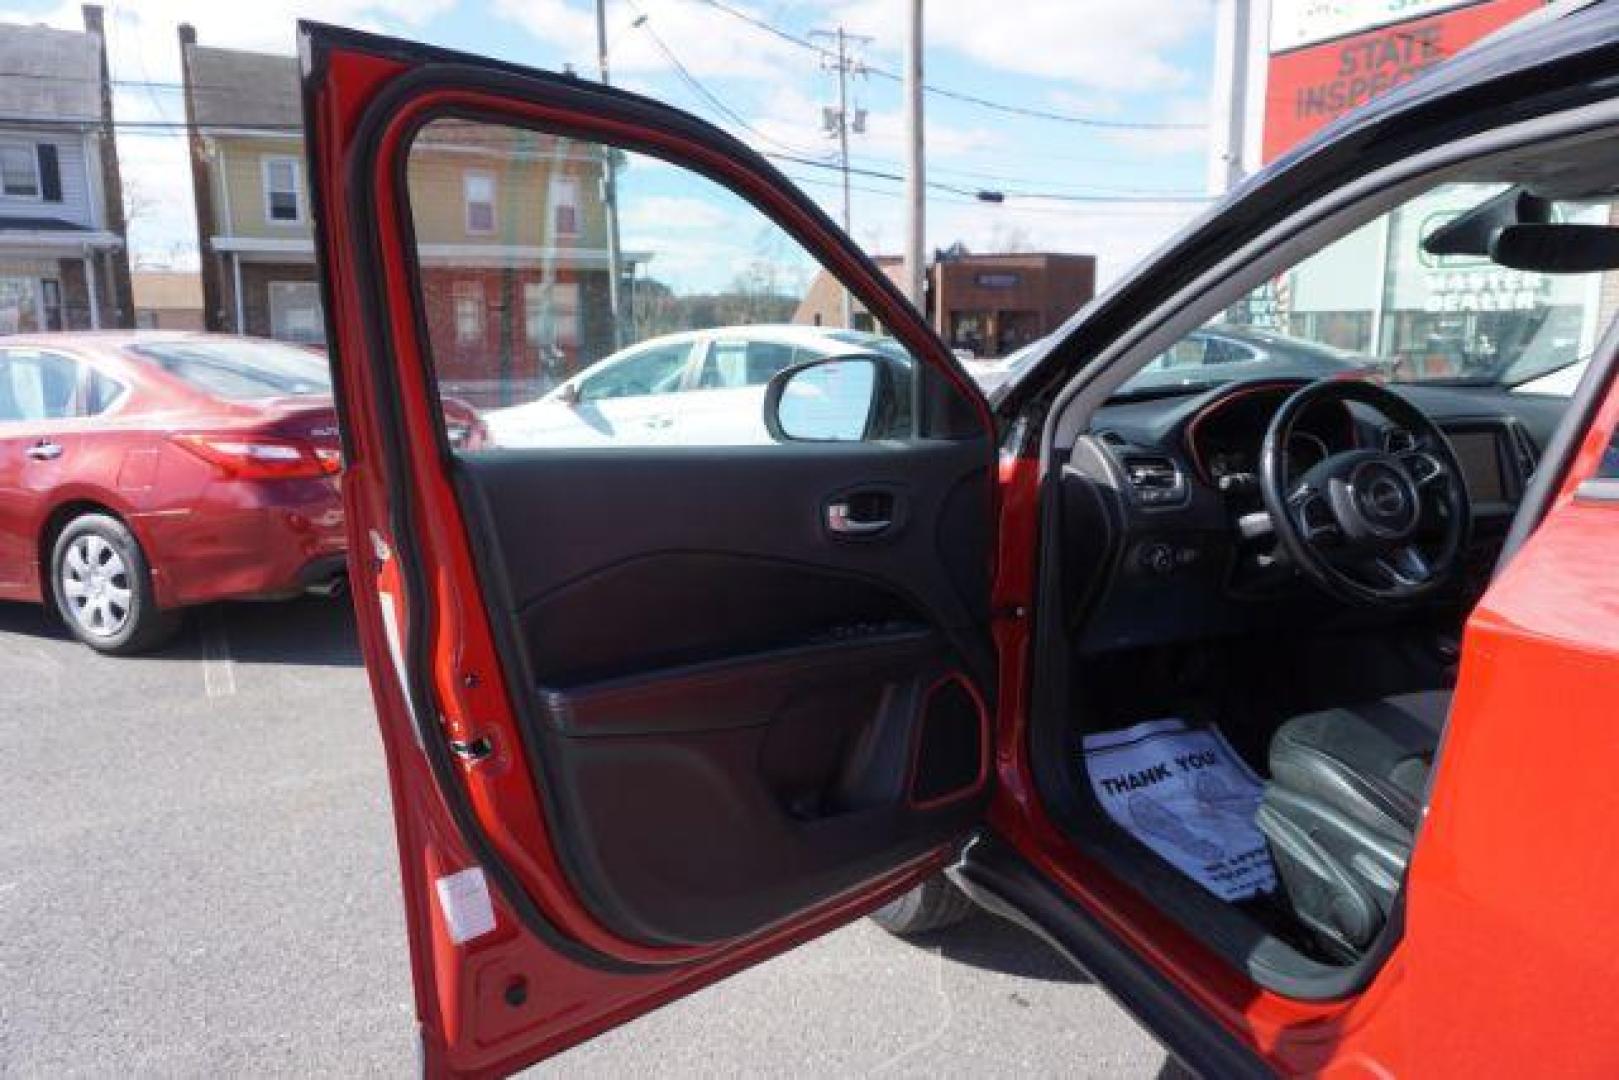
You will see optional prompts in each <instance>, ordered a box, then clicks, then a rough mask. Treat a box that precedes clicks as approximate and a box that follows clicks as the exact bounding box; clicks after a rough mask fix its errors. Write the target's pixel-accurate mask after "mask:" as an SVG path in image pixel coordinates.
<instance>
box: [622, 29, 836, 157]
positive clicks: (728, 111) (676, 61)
mask: <svg viewBox="0 0 1619 1080" xmlns="http://www.w3.org/2000/svg"><path fill="white" fill-rule="evenodd" d="M628 2H629V5H630V8H631V10H633V11H634V12H635V13H636V16H637V18H636V20H635V22H634V23H633V24H632V25H634V26H638V27H640V28H641V29H642V30H645V31H646V33H647V36H648V37H650V38H651V39H652V44H653V45H654V46H656V47H657V50H658V51H659V52H661V53H662V54H663V57H664V59H666V60H668V61H669V63H670V64H671V65H673V66H674V69H675V74H676V75H677V76H679V78H680V81H681V82H683V83H685V84H686V86H687V87H688V88H689V89H690V90H691V91H692V92H693V93H694V94H696V95H697V96H698V97H700V98H702V99H703V100H704V101H706V102H708V104H709V105H711V106H713V107H714V108H715V109H716V110H718V111H719V112H720V113H721V114H722V115H724V116H725V117H727V118H728V119H729V120H730V121H731V122H732V123H734V124H736V125H737V126H739V127H741V128H742V129H743V130H745V131H747V132H748V133H749V134H751V135H753V136H754V137H755V138H757V139H759V140H761V141H763V142H767V143H769V144H771V145H772V146H776V147H779V148H780V149H782V150H786V151H789V152H791V153H794V154H809V153H810V151H808V150H805V149H803V148H802V147H798V146H794V145H792V144H791V143H786V142H783V141H781V140H780V139H777V138H775V137H773V136H771V135H767V134H765V133H764V132H762V131H760V130H759V129H758V128H756V127H754V126H753V125H752V124H750V123H748V121H747V120H745V119H744V118H743V117H742V116H741V115H740V114H738V113H737V112H736V110H734V109H732V108H731V107H730V106H729V105H727V104H726V103H725V102H724V101H722V100H721V99H720V98H719V97H718V96H717V95H715V94H714V93H712V92H711V91H710V90H709V89H708V87H706V86H704V85H703V84H702V83H701V82H699V81H698V79H697V76H695V75H693V74H692V73H691V71H690V70H689V69H688V68H687V67H686V65H685V64H683V63H681V62H680V58H679V57H678V56H676V55H675V54H674V50H673V49H671V48H669V46H668V45H667V44H666V43H665V42H664V40H663V38H662V37H660V36H659V35H658V32H657V30H655V29H653V26H652V20H651V19H650V18H648V17H647V14H646V13H645V12H644V11H642V10H641V7H640V5H638V4H637V3H636V2H635V0H628Z"/></svg>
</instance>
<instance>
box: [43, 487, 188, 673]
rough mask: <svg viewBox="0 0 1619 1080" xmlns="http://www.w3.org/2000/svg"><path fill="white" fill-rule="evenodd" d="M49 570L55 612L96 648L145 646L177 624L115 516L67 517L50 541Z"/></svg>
mask: <svg viewBox="0 0 1619 1080" xmlns="http://www.w3.org/2000/svg"><path fill="white" fill-rule="evenodd" d="M50 573H51V595H52V596H53V597H54V599H55V600H56V610H57V613H58V614H59V615H61V617H62V621H63V622H65V623H66V624H67V628H68V629H69V630H71V631H72V632H73V636H74V637H76V638H78V639H79V640H80V641H82V642H84V643H85V644H86V645H88V646H90V647H91V648H92V649H94V650H96V651H97V652H101V653H107V654H108V655H111V656H130V655H133V654H135V653H141V652H146V651H148V650H151V649H155V648H157V647H158V646H159V645H162V644H163V643H164V642H165V641H167V640H168V639H169V638H171V637H173V636H174V632H175V631H176V630H178V629H179V627H180V622H181V617H180V613H179V612H173V611H162V610H160V609H159V608H158V606H157V601H156V599H155V597H154V594H153V591H152V572H151V567H150V566H149V565H148V564H147V562H146V554H145V552H143V551H141V546H140V543H139V542H138V541H137V540H136V539H135V535H134V534H133V533H131V532H130V531H129V528H128V526H126V525H125V524H124V523H123V522H121V521H119V520H118V519H117V518H114V517H110V516H108V515H106V514H81V515H80V516H79V517H76V518H74V519H73V520H72V521H70V522H68V524H67V526H66V527H65V528H63V529H62V531H61V532H60V533H58V534H57V536H56V543H55V544H53V545H52V547H51V569H50Z"/></svg>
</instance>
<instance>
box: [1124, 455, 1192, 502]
mask: <svg viewBox="0 0 1619 1080" xmlns="http://www.w3.org/2000/svg"><path fill="white" fill-rule="evenodd" d="M1124 475H1125V479H1126V480H1127V481H1128V482H1129V484H1130V493H1131V494H1132V495H1134V496H1135V500H1136V502H1138V503H1140V504H1141V505H1142V506H1174V505H1176V504H1179V503H1182V502H1185V501H1186V494H1187V490H1186V474H1184V473H1183V472H1181V470H1180V467H1179V466H1177V465H1176V464H1175V462H1174V459H1172V458H1169V457H1164V456H1162V455H1158V454H1127V455H1125V458H1124Z"/></svg>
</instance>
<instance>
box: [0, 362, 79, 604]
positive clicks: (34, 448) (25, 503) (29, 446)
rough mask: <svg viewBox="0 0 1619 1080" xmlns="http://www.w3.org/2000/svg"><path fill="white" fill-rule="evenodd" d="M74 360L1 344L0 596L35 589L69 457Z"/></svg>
mask: <svg viewBox="0 0 1619 1080" xmlns="http://www.w3.org/2000/svg"><path fill="white" fill-rule="evenodd" d="M78 385H79V378H78V364H77V363H76V362H75V361H73V360H72V359H70V358H68V357H65V356H62V355H60V354H57V353H53V352H47V351H44V350H41V349H34V348H23V347H12V348H0V598H6V599H21V600H31V599H35V598H36V596H37V590H38V588H39V583H38V572H37V564H38V558H39V553H38V551H37V545H38V543H39V529H40V525H41V523H42V522H43V520H44V516H45V513H46V511H47V510H48V508H49V505H50V498H51V495H52V492H53V491H54V489H55V488H56V487H57V485H59V484H60V483H61V482H62V478H63V476H64V475H65V471H66V468H67V466H68V464H69V462H70V458H71V455H70V453H69V450H70V448H71V446H72V443H73V442H74V436H73V435H72V434H71V433H70V432H69V431H67V430H65V429H66V428H68V427H70V426H71V425H72V423H73V420H72V418H73V417H75V416H77V415H78V412H79V392H78Z"/></svg>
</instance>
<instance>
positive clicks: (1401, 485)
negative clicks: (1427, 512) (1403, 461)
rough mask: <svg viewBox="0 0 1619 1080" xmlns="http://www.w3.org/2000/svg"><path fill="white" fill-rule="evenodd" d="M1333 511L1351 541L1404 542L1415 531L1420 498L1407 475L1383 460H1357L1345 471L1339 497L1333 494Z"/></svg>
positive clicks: (1386, 460)
mask: <svg viewBox="0 0 1619 1080" xmlns="http://www.w3.org/2000/svg"><path fill="white" fill-rule="evenodd" d="M1334 494H1335V495H1338V497H1335V498H1334V499H1333V500H1332V501H1333V510H1334V511H1335V512H1336V515H1337V518H1338V523H1339V524H1340V525H1342V526H1343V529H1344V532H1346V533H1348V534H1349V535H1350V536H1351V537H1352V538H1359V537H1362V536H1366V537H1375V538H1377V539H1379V540H1386V541H1398V540H1404V539H1406V538H1407V537H1409V536H1411V534H1412V533H1414V532H1416V528H1417V523H1418V521H1419V519H1420V518H1421V514H1422V502H1421V497H1420V496H1419V495H1418V494H1417V487H1416V484H1414V483H1412V481H1411V477H1410V475H1409V474H1408V473H1407V472H1406V471H1405V470H1404V469H1402V468H1400V467H1399V466H1398V465H1396V464H1394V463H1393V462H1392V461H1389V460H1388V459H1387V458H1382V457H1375V458H1369V459H1367V460H1365V461H1361V462H1359V463H1357V464H1356V465H1354V466H1353V467H1352V468H1351V469H1350V470H1349V477H1348V479H1347V480H1346V481H1345V482H1344V483H1343V486H1342V488H1341V495H1339V493H1338V491H1336V490H1335V491H1334Z"/></svg>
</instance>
